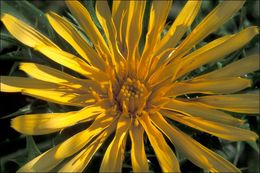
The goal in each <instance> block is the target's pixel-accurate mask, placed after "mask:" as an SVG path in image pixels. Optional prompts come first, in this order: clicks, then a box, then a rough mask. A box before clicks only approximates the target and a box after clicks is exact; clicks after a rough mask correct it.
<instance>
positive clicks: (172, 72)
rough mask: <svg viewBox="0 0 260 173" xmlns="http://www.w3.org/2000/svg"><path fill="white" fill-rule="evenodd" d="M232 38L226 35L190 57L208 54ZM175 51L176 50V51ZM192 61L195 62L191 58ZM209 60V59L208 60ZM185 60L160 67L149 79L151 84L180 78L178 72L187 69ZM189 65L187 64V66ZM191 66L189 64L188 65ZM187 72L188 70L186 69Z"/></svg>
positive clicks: (176, 60)
mask: <svg viewBox="0 0 260 173" xmlns="http://www.w3.org/2000/svg"><path fill="white" fill-rule="evenodd" d="M230 38H231V36H230V35H226V36H223V37H221V38H218V39H216V40H214V41H212V42H210V43H208V44H207V45H205V46H204V47H202V48H200V49H198V50H196V51H195V52H192V53H191V54H190V55H195V56H198V55H200V54H202V53H204V52H207V51H209V50H211V49H212V48H214V47H217V46H219V45H221V44H222V43H223V42H225V41H227V40H229V39H230ZM174 51H175V50H174ZM207 58H210V57H207ZM167 59H168V58H165V61H166V60H167ZM160 60H161V61H162V60H163V59H162V58H161V59H160ZM190 60H193V59H191V58H190ZM206 60H207V59H206ZM184 63H185V62H184V60H183V59H182V58H179V59H174V60H173V62H171V63H170V64H167V63H164V64H163V65H161V66H159V67H158V68H159V70H157V71H155V72H154V74H153V75H152V76H151V78H150V79H149V83H151V84H153V83H159V82H161V81H163V80H165V79H167V78H169V77H172V78H174V79H175V78H176V79H177V78H178V76H176V73H177V72H178V71H180V68H181V67H182V68H183V69H184V68H185V67H186V66H183V64H184ZM187 64H188V63H186V65H187ZM188 65H189V64H188ZM184 70H186V69H184ZM179 76H180V75H179Z"/></svg>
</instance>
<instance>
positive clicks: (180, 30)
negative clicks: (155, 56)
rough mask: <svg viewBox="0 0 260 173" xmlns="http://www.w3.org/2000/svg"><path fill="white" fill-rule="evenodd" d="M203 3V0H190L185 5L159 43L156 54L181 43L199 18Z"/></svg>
mask: <svg viewBox="0 0 260 173" xmlns="http://www.w3.org/2000/svg"><path fill="white" fill-rule="evenodd" d="M201 3H202V1H201V0H197V1H193V0H189V1H188V2H187V3H186V4H185V6H184V7H183V9H182V10H181V12H180V13H179V14H178V16H177V18H176V19H175V20H174V22H173V24H172V26H171V27H170V29H169V30H168V31H167V33H166V34H165V36H164V37H163V38H162V40H161V41H160V42H159V45H158V47H157V50H156V52H158V53H161V52H162V51H163V50H166V49H168V48H174V47H175V46H176V45H177V44H178V43H179V41H180V39H181V38H182V36H183V35H184V34H185V32H186V31H187V30H188V28H189V27H190V26H191V24H192V22H193V21H194V19H195V17H196V16H197V14H198V12H199V10H200V6H201Z"/></svg>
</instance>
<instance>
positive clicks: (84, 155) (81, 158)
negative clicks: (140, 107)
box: [59, 123, 116, 172]
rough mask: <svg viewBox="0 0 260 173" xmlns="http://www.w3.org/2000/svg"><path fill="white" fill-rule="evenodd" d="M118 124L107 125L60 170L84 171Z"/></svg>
mask: <svg viewBox="0 0 260 173" xmlns="http://www.w3.org/2000/svg"><path fill="white" fill-rule="evenodd" d="M115 128H116V124H115V123H113V125H110V126H109V127H107V128H106V129H105V130H104V131H103V132H102V133H101V134H100V135H99V136H98V137H97V138H96V139H95V140H94V141H93V142H91V144H89V145H87V147H86V148H85V149H83V150H82V151H81V152H80V153H79V154H77V155H76V156H75V157H73V158H72V159H71V160H70V161H69V162H67V163H65V165H64V166H63V167H62V168H61V169H60V170H59V172H83V170H84V169H85V167H86V166H87V165H88V163H89V162H90V160H91V159H92V157H93V156H94V154H95V153H96V152H97V150H98V149H99V148H100V147H101V146H102V144H103V143H104V141H105V140H106V138H107V137H109V136H110V135H111V133H112V132H113V131H114V130H115Z"/></svg>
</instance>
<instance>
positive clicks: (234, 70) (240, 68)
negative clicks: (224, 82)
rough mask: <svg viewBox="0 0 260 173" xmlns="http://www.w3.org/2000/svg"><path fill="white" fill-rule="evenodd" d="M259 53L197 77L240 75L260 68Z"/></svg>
mask: <svg viewBox="0 0 260 173" xmlns="http://www.w3.org/2000/svg"><path fill="white" fill-rule="evenodd" d="M259 59H260V57H259V54H255V55H251V56H248V57H246V58H242V59H240V60H238V61H235V62H233V63H231V64H229V65H227V66H225V67H223V68H221V69H218V70H215V71H213V72H210V73H207V74H205V75H201V76H199V77H197V78H196V79H209V78H214V79H216V78H223V77H239V76H243V75H245V74H247V73H250V72H253V71H256V70H259V69H260V62H259Z"/></svg>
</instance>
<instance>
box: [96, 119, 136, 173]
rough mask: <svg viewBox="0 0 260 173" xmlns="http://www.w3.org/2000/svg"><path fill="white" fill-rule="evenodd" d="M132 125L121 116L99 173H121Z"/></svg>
mask: <svg viewBox="0 0 260 173" xmlns="http://www.w3.org/2000/svg"><path fill="white" fill-rule="evenodd" d="M130 125H131V121H130V119H129V118H128V117H124V116H120V118H119V120H118V122H117V127H116V134H115V137H114V139H113V141H112V142H111V143H110V144H109V146H108V148H107V150H106V152H105V155H104V158H103V160H102V163H101V166H100V170H99V172H121V169H122V164H123V159H124V151H125V143H126V139H127V134H128V130H129V128H130ZM112 158H113V159H112Z"/></svg>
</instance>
